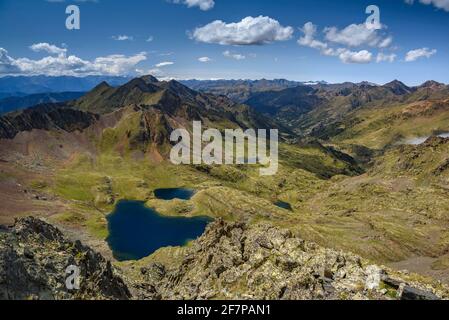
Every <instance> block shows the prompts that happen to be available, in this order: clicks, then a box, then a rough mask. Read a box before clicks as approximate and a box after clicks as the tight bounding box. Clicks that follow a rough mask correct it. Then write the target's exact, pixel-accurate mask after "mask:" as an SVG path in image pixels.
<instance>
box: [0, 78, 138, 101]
mask: <svg viewBox="0 0 449 320" xmlns="http://www.w3.org/2000/svg"><path fill="white" fill-rule="evenodd" d="M130 79H131V78H128V77H107V76H88V77H82V78H81V77H68V76H63V77H48V76H32V77H24V76H19V77H11V76H8V77H2V78H0V98H5V97H11V96H24V95H30V94H37V93H48V92H87V91H90V90H92V89H93V88H94V87H95V86H96V85H98V84H99V83H100V82H102V81H107V82H108V83H109V84H110V85H111V86H119V85H122V84H124V83H126V82H128V81H129V80H130Z"/></svg>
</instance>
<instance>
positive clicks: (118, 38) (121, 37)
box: [112, 34, 134, 41]
mask: <svg viewBox="0 0 449 320" xmlns="http://www.w3.org/2000/svg"><path fill="white" fill-rule="evenodd" d="M112 39H114V40H116V41H132V40H134V37H132V36H127V35H125V34H124V35H118V36H112Z"/></svg>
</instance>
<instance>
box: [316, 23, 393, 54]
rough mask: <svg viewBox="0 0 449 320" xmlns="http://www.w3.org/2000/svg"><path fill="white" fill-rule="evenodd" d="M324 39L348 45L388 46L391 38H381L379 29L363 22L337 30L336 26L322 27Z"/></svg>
mask: <svg viewBox="0 0 449 320" xmlns="http://www.w3.org/2000/svg"><path fill="white" fill-rule="evenodd" d="M324 33H325V35H326V40H328V41H330V42H334V43H338V44H342V45H345V46H348V47H360V46H365V45H367V46H370V47H382V48H385V47H387V46H389V45H390V44H391V42H392V40H393V39H392V38H391V37H388V38H383V37H382V36H381V35H380V34H379V30H376V29H373V28H368V27H367V26H366V24H365V23H362V24H351V25H349V26H347V27H346V28H344V29H342V30H339V29H338V28H336V27H329V28H325V29H324Z"/></svg>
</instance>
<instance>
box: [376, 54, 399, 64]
mask: <svg viewBox="0 0 449 320" xmlns="http://www.w3.org/2000/svg"><path fill="white" fill-rule="evenodd" d="M396 58H397V55H396V54H394V53H391V54H385V53H383V52H380V53H379V54H378V55H377V58H376V62H377V63H380V62H384V61H385V62H394V61H395V60H396Z"/></svg>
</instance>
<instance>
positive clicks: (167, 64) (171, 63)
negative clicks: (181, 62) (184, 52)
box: [155, 61, 175, 68]
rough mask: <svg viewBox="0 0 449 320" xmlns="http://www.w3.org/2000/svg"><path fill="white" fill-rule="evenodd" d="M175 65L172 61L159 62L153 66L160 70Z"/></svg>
mask: <svg viewBox="0 0 449 320" xmlns="http://www.w3.org/2000/svg"><path fill="white" fill-rule="evenodd" d="M174 64H175V63H174V62H172V61H164V62H160V63H158V64H157V65H155V67H156V68H162V67H167V66H171V65H174Z"/></svg>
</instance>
